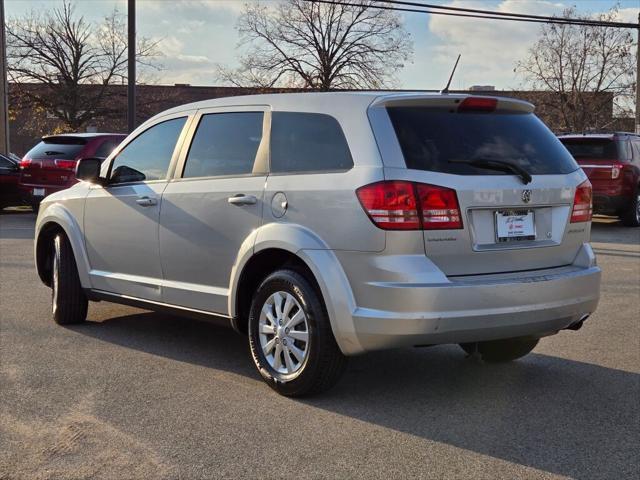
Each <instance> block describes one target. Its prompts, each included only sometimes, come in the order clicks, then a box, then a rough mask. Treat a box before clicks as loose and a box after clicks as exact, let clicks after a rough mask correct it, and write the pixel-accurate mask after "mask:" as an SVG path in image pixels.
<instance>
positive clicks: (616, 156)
mask: <svg viewBox="0 0 640 480" xmlns="http://www.w3.org/2000/svg"><path fill="white" fill-rule="evenodd" d="M560 141H561V142H562V143H563V144H564V146H565V147H567V149H568V150H569V152H571V154H572V155H573V157H574V158H575V159H576V160H577V162H578V164H579V165H580V166H581V167H582V169H583V170H584V172H585V173H586V174H587V176H588V177H589V181H591V185H592V186H593V210H594V213H602V214H608V215H619V216H620V218H621V219H622V223H623V224H624V225H627V226H630V227H637V226H640V135H636V134H634V133H623V132H618V133H598V134H595V133H590V134H570V135H562V136H560Z"/></svg>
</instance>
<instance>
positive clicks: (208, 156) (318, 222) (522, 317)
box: [35, 92, 600, 396]
mask: <svg viewBox="0 0 640 480" xmlns="http://www.w3.org/2000/svg"><path fill="white" fill-rule="evenodd" d="M99 164H100V162H99V161H98V160H93V159H84V160H81V161H80V163H79V164H78V167H77V176H78V177H79V178H81V179H84V180H86V181H84V182H81V183H79V184H77V185H75V186H73V187H72V188H70V189H68V190H64V191H62V192H59V193H56V194H53V195H51V196H49V197H47V198H46V199H45V200H44V201H43V203H42V206H41V210H40V213H39V216H38V220H37V228H36V244H35V255H36V265H37V269H38V273H39V275H40V278H41V279H42V281H43V282H44V283H45V284H46V285H48V286H50V287H52V289H53V295H52V298H53V316H54V319H55V320H56V321H57V322H58V323H61V324H69V323H79V322H83V321H84V320H85V319H86V315H87V303H88V301H89V300H106V301H111V302H117V303H125V304H131V305H136V306H139V307H143V308H147V309H150V310H168V311H171V312H174V313H177V314H183V315H188V316H195V317H198V318H207V319H217V320H218V321H221V322H223V323H225V324H227V325H230V326H232V327H234V328H235V329H237V330H238V331H239V332H242V333H244V334H247V335H248V340H249V343H250V346H251V351H252V353H253V360H254V362H255V364H256V366H257V368H258V370H259V372H260V374H261V375H262V376H263V377H264V379H265V380H266V381H267V383H269V385H271V386H272V387H273V388H275V389H276V390H277V391H278V392H280V393H282V394H284V395H292V396H294V395H303V394H309V393H314V392H319V391H322V390H325V389H327V388H328V387H330V386H331V385H333V384H334V383H335V382H336V381H337V380H338V378H339V376H340V374H341V372H342V371H343V369H344V366H345V363H346V358H347V357H348V356H350V355H357V354H361V353H363V352H369V351H373V350H379V349H386V348H392V347H402V346H415V345H435V344H448V343H456V344H461V346H462V348H463V349H464V350H465V351H466V352H467V353H470V354H476V355H477V356H480V357H482V358H484V359H485V360H486V361H508V360H513V359H516V358H518V357H521V356H523V355H526V354H527V353H529V352H530V351H531V350H532V349H533V348H534V347H535V345H536V344H537V343H538V340H539V339H540V338H541V337H544V336H546V335H552V334H554V333H557V332H558V331H560V330H563V329H577V328H579V327H580V326H581V325H582V322H583V321H584V320H585V319H586V318H587V317H588V316H589V314H591V313H592V312H593V311H594V310H595V309H596V305H597V303H598V298H599V287H600V269H599V268H598V267H597V266H596V259H595V257H594V254H593V251H592V249H591V247H590V246H589V243H588V242H589V236H590V227H591V224H590V222H591V186H590V184H589V182H588V180H587V177H586V176H585V174H584V172H583V171H582V170H581V169H580V168H579V167H578V165H577V164H576V163H575V161H574V160H573V158H572V157H571V155H570V154H569V153H568V152H567V150H566V149H565V148H564V147H563V146H562V144H561V143H560V142H559V141H558V139H557V138H556V137H555V136H554V135H553V134H552V133H551V132H550V131H549V130H548V129H547V127H545V126H544V124H543V123H542V122H541V121H540V120H539V119H538V118H537V117H536V116H535V115H534V114H533V106H532V105H531V104H529V103H526V102H523V101H519V100H514V99H509V98H492V97H474V96H466V95H457V94H455V95H454V94H388V93H384V94H383V93H376V92H362V93H304V94H283V95H265V96H248V97H234V98H225V99H218V100H212V101H205V102H200V103H194V104H190V105H185V106H181V107H177V108H174V109H171V110H169V111H166V112H164V113H161V114H159V115H157V116H155V117H154V118H152V119H150V120H149V121H147V122H146V123H145V124H144V125H142V126H140V127H139V128H138V129H137V130H136V131H135V132H133V133H132V134H131V135H129V137H128V138H127V139H126V140H125V141H124V142H123V143H122V144H121V145H120V146H119V147H118V148H117V149H116V151H115V152H114V153H113V154H111V155H110V156H109V158H108V159H107V160H106V161H104V163H103V164H102V166H101V167H100V165H99ZM381 381H382V380H381Z"/></svg>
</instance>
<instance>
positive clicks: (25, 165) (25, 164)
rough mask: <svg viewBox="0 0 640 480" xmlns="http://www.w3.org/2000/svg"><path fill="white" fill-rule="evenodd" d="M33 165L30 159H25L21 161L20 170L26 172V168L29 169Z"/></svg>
mask: <svg viewBox="0 0 640 480" xmlns="http://www.w3.org/2000/svg"><path fill="white" fill-rule="evenodd" d="M30 165H31V159H30V158H23V159H22V160H20V169H21V170H24V169H25V168H29V166H30Z"/></svg>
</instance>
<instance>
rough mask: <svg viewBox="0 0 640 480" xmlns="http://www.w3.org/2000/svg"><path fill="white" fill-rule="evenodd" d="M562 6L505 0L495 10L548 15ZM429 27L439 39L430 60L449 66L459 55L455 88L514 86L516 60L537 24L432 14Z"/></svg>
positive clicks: (464, 1)
mask: <svg viewBox="0 0 640 480" xmlns="http://www.w3.org/2000/svg"><path fill="white" fill-rule="evenodd" d="M449 5H451V6H456V7H465V8H478V4H477V2H472V1H468V0H456V1H454V2H451V3H450V4H449ZM563 8H564V5H563V4H559V3H552V2H518V1H516V0H504V1H503V2H501V3H500V4H499V5H498V6H497V7H496V8H495V9H494V10H496V11H499V12H517V13H529V14H536V15H551V14H559V13H561V12H562V10H563ZM429 29H430V31H431V32H432V33H433V34H434V35H435V36H436V37H437V38H438V40H439V43H438V45H436V46H434V47H433V48H432V49H431V51H432V55H433V56H432V58H431V61H433V62H435V63H436V64H439V65H440V66H442V67H448V68H449V69H450V68H451V67H452V66H453V62H454V60H455V58H456V56H457V54H458V53H460V54H462V58H461V60H460V66H459V67H458V68H459V69H458V71H457V73H456V81H455V82H454V84H453V86H454V88H467V87H469V86H471V85H477V84H479V85H498V86H500V87H503V88H510V87H516V86H517V78H516V77H515V75H514V74H513V69H514V67H515V66H516V63H517V62H518V60H520V59H523V58H525V57H526V55H527V51H528V49H529V48H530V46H531V45H532V44H533V43H534V42H535V40H536V38H537V36H538V32H539V29H540V25H539V24H537V23H525V22H511V21H503V20H478V19H475V18H468V19H467V18H460V17H449V16H444V15H433V16H432V17H431V18H430V21H429Z"/></svg>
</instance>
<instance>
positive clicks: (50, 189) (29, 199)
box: [18, 182, 76, 203]
mask: <svg viewBox="0 0 640 480" xmlns="http://www.w3.org/2000/svg"><path fill="white" fill-rule="evenodd" d="M75 183H76V182H72V183H71V182H70V183H68V184H65V185H38V184H28V183H20V184H18V191H19V192H20V197H21V198H22V200H23V201H24V202H25V203H33V202H34V201H36V202H41V201H42V199H43V198H44V197H46V196H47V195H51V194H52V193H56V192H60V191H62V190H65V189H67V188H69V187H70V186H72V185H74V184H75ZM40 188H41V189H43V190H44V195H42V196H40V195H34V194H33V191H34V189H40Z"/></svg>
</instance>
